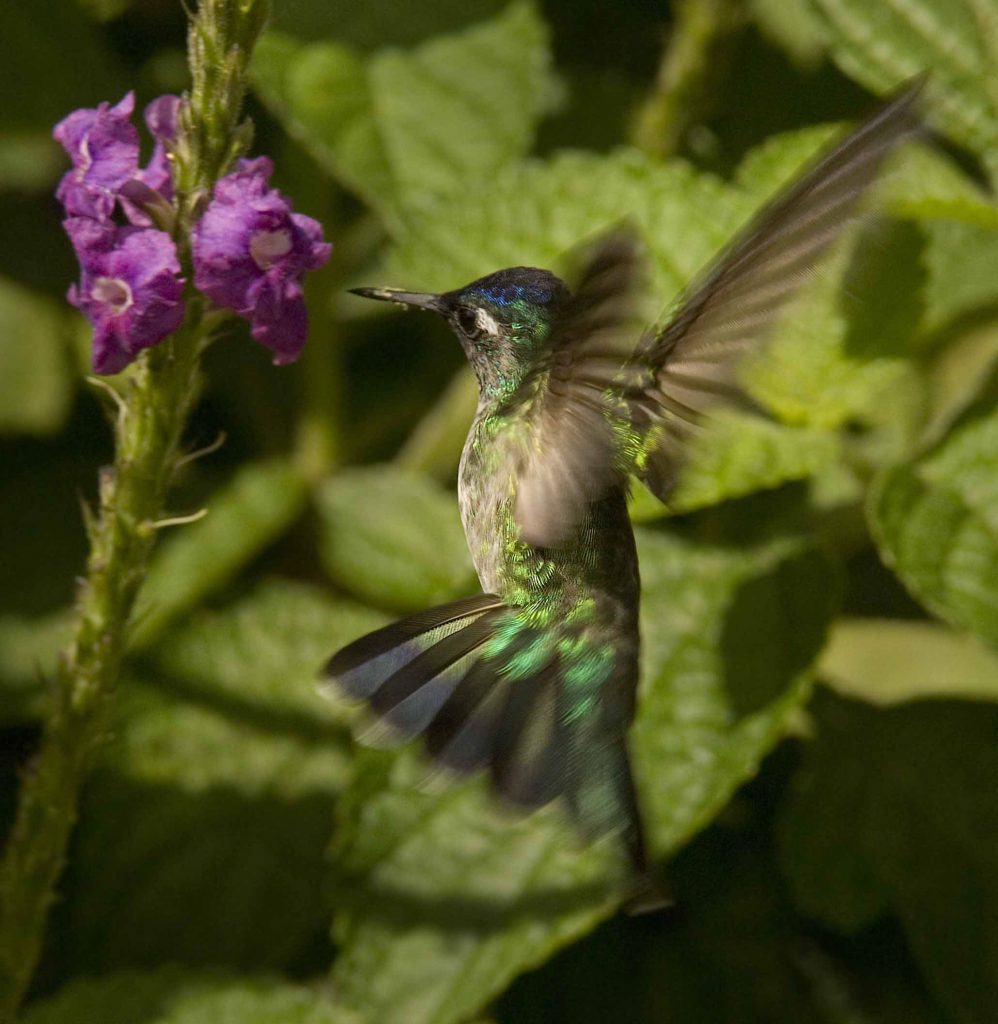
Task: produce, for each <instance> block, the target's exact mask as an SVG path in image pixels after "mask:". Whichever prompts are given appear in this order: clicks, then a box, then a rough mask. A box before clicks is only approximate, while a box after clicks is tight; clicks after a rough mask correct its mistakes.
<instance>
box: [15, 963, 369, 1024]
mask: <svg viewBox="0 0 998 1024" xmlns="http://www.w3.org/2000/svg"><path fill="white" fill-rule="evenodd" d="M23 1024H358V1018H357V1017H356V1016H355V1015H354V1014H352V1013H351V1012H350V1011H348V1010H345V1009H342V1008H341V1007H337V1006H333V1005H332V1004H331V1003H330V1002H329V1001H328V998H327V997H326V996H325V995H324V994H323V993H320V992H318V991H317V990H315V989H312V988H308V987H306V986H305V985H294V984H291V983H290V982H287V981H282V980H280V979H278V978H268V977H260V978H254V977H238V976H230V975H224V974H211V973H208V972H206V971H193V970H184V969H182V968H177V967H167V968H162V969H160V970H158V971H149V972H139V971H122V972H119V973H117V974H109V975H107V976H105V977H102V978H85V979H82V980H78V981H74V982H71V983H70V984H69V985H67V986H66V987H65V988H63V989H61V990H60V991H58V992H57V993H56V994H55V995H52V996H49V997H48V998H46V999H43V1000H41V1001H40V1002H37V1003H35V1004H33V1005H32V1006H30V1007H29V1008H28V1010H27V1011H26V1012H25V1014H24V1016H23Z"/></svg>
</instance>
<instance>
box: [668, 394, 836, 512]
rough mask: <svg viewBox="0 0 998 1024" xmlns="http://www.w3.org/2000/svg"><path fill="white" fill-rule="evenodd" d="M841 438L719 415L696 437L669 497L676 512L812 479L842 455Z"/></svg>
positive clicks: (805, 428) (762, 421) (764, 421)
mask: <svg viewBox="0 0 998 1024" xmlns="http://www.w3.org/2000/svg"><path fill="white" fill-rule="evenodd" d="M839 449H840V444H839V439H838V437H837V435H835V434H833V433H830V432H829V431H826V430H818V429H814V428H808V427H799V428H794V427H788V426H784V425H782V424H779V423H773V422H772V421H770V420H765V419H762V418H761V417H758V416H744V415H737V414H735V413H728V414H718V415H717V416H716V417H713V418H712V419H711V420H710V421H709V422H708V423H707V426H706V429H705V430H704V431H703V432H702V433H701V434H699V435H698V436H697V438H696V440H695V441H694V443H693V446H692V448H691V449H690V454H689V461H688V462H687V463H686V465H685V466H684V468H683V469H682V471H681V472H680V476H679V484H678V486H677V488H676V490H675V492H674V493H673V494H672V495H671V496H670V498H669V508H670V509H671V510H673V511H676V512H688V511H691V510H692V509H696V508H703V507H705V506H707V505H714V504H717V503H718V502H720V501H728V500H730V499H731V498H739V497H742V496H743V495H746V494H751V493H752V492H753V491H757V490H762V489H764V488H769V487H777V486H779V485H780V484H783V483H786V482H787V481H790V480H802V479H804V478H805V477H809V476H812V475H813V474H815V473H818V472H819V471H820V470H822V469H824V468H825V467H826V466H828V465H829V464H830V463H831V462H833V461H834V460H835V459H836V457H837V456H838V455H839Z"/></svg>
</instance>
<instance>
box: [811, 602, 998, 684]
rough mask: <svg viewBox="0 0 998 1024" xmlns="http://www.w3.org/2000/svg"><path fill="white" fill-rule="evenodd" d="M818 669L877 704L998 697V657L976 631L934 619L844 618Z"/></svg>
mask: <svg viewBox="0 0 998 1024" xmlns="http://www.w3.org/2000/svg"><path fill="white" fill-rule="evenodd" d="M819 674H820V675H821V678H822V679H823V680H824V681H825V682H827V683H828V684H829V685H830V686H832V687H834V688H835V690H836V691H838V692H839V693H841V694H843V695H844V696H847V697H854V698H858V699H860V700H866V701H869V702H870V703H873V704H898V703H901V702H903V701H906V700H915V699H918V698H920V697H947V696H953V697H976V698H978V699H981V700H998V657H996V656H995V654H994V653H993V652H992V651H991V650H989V649H988V648H987V647H985V646H984V645H983V644H981V643H980V642H979V641H977V640H976V639H975V638H974V637H970V636H964V635H961V634H959V633H954V632H953V631H952V630H950V629H947V628H946V627H944V626H938V625H936V624H935V623H932V622H909V621H905V620H900V619H840V620H839V621H838V622H836V623H835V624H834V626H833V627H832V631H831V635H830V636H829V640H828V646H827V647H826V648H825V651H824V653H823V654H822V656H821V662H820V664H819Z"/></svg>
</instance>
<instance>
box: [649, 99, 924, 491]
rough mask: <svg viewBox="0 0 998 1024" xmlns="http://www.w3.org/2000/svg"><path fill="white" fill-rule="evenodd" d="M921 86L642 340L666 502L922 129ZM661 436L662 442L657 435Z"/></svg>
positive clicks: (763, 223) (653, 478) (766, 218)
mask: <svg viewBox="0 0 998 1024" xmlns="http://www.w3.org/2000/svg"><path fill="white" fill-rule="evenodd" d="M921 89H922V82H921V80H919V81H918V82H916V83H915V84H913V85H911V86H909V87H908V88H906V89H905V90H903V91H902V92H901V93H899V94H898V95H897V96H896V97H895V98H894V99H893V100H892V101H890V102H889V103H887V104H886V105H885V106H883V107H881V108H880V109H879V110H878V111H876V112H875V113H874V114H873V115H872V116H871V117H869V118H868V119H867V120H866V121H864V122H863V123H862V124H861V125H860V126H859V127H858V128H856V129H855V130H854V131H853V132H852V133H851V134H849V135H848V136H846V138H845V139H843V140H842V141H841V142H839V143H838V145H836V146H834V147H833V148H832V149H831V150H829V151H828V152H827V153H825V154H824V155H823V156H822V157H820V158H819V159H818V160H817V162H816V163H814V164H813V165H812V167H811V168H810V170H808V171H807V172H805V174H804V175H803V176H802V177H800V178H798V179H797V180H796V182H794V183H793V184H792V185H791V186H790V187H789V188H788V189H787V190H786V191H784V192H783V193H782V194H780V195H778V196H777V197H776V198H775V199H774V200H772V201H771V202H770V203H769V204H767V205H766V206H765V207H764V208H763V209H762V210H761V211H760V212H759V213H758V214H757V215H756V216H755V217H754V218H753V219H752V221H751V222H750V223H749V225H748V227H747V228H745V229H744V230H743V231H742V232H741V233H740V234H739V235H738V237H737V238H736V239H735V241H734V242H733V243H732V245H731V246H730V247H729V248H728V249H727V250H726V251H725V252H724V253H723V254H722V255H721V256H720V257H719V258H718V259H717V260H716V261H715V262H714V263H713V265H712V266H711V267H709V268H708V269H707V271H706V272H705V273H704V274H703V275H702V276H701V277H700V279H699V280H698V281H697V282H696V283H695V284H694V285H693V287H691V288H690V289H689V290H688V291H687V292H686V294H685V295H684V297H683V299H682V301H681V302H680V304H679V306H678V309H677V311H676V313H675V315H674V316H673V317H672V319H671V320H670V321H669V323H668V324H667V325H666V326H665V327H664V328H663V329H661V330H659V331H658V332H655V333H653V334H651V335H649V336H648V337H647V338H646V339H644V341H643V343H642V345H641V346H640V349H639V351H638V353H637V358H638V360H639V361H640V362H643V363H646V364H647V365H649V366H651V367H652V368H653V369H654V370H655V380H654V383H653V384H652V385H651V386H650V387H649V388H648V389H647V390H646V392H645V394H644V395H643V396H642V398H641V400H640V401H639V402H637V403H634V404H633V406H632V408H633V410H634V417H635V422H636V424H637V425H639V426H642V427H644V432H645V434H646V436H648V437H649V438H650V440H651V442H652V443H651V444H650V445H649V446H648V451H647V457H646V462H645V465H644V466H643V467H642V469H641V471H640V473H639V475H640V476H641V477H642V478H643V479H644V481H645V483H646V484H647V485H648V487H649V488H650V489H651V491H652V492H653V493H654V494H656V495H657V496H658V497H659V498H661V499H663V500H664V499H665V498H666V497H667V496H668V493H669V491H670V490H671V488H672V486H673V484H674V482H675V479H676V473H677V470H678V467H679V464H680V463H681V461H682V456H683V450H684V447H685V445H686V442H687V439H688V437H689V436H690V434H691V432H692V431H693V430H695V428H696V425H697V422H698V421H699V419H700V418H701V417H702V416H703V414H704V413H706V412H708V411H709V410H710V409H711V408H713V407H715V406H717V405H723V404H730V403H732V402H737V401H739V400H740V399H741V397H742V396H741V393H740V390H739V388H738V383H737V380H736V378H735V370H736V368H737V366H738V364H739V362H740V361H741V359H742V358H743V357H744V356H745V355H746V354H748V353H749V352H751V351H753V350H755V349H756V348H757V347H758V346H759V344H760V343H761V342H762V341H763V340H764V339H765V338H766V336H767V335H768V333H769V331H770V330H771V328H772V327H773V326H774V325H775V323H776V320H777V318H778V317H779V316H780V314H781V313H782V312H783V310H784V309H785V308H786V306H787V304H788V302H789V300H790V299H791V298H793V296H794V295H795V294H796V293H797V291H798V290H799V288H800V287H801V286H802V285H803V284H804V283H805V282H806V281H807V280H808V279H809V277H810V276H811V273H812V271H813V270H814V268H815V266H816V265H817V263H818V262H819V260H820V259H821V257H822V256H823V255H824V254H825V253H826V252H827V250H828V249H829V247H830V246H831V244H832V243H833V242H834V241H835V240H836V238H838V237H839V236H840V235H841V234H842V232H843V230H844V229H845V228H846V227H847V226H848V225H849V223H851V220H852V218H853V215H854V214H855V213H856V210H857V207H858V205H859V203H860V200H861V199H862V197H863V196H864V194H865V193H866V191H867V190H868V189H869V187H870V186H871V185H872V184H873V182H874V181H875V180H876V176H877V172H878V170H879V168H880V166H881V164H882V163H883V161H884V159H885V158H886V157H887V156H888V154H889V153H891V152H892V151H893V150H894V149H895V148H896V146H897V145H898V144H899V143H900V142H901V141H902V140H903V139H904V138H905V137H906V136H908V135H910V134H911V133H912V132H913V131H914V129H915V128H916V127H917V125H918V120H917V116H916V110H915V108H916V101H917V99H918V95H919V93H920V92H921ZM656 434H657V436H655V435H656Z"/></svg>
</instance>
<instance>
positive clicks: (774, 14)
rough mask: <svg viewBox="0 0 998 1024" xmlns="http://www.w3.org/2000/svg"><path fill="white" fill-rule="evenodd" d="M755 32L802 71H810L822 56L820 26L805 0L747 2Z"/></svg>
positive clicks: (822, 43) (822, 44) (758, 0)
mask: <svg viewBox="0 0 998 1024" xmlns="http://www.w3.org/2000/svg"><path fill="white" fill-rule="evenodd" d="M750 7H751V10H752V15H753V17H754V18H755V21H756V24H757V25H758V26H759V31H760V32H761V33H762V35H763V36H764V37H765V38H766V39H768V40H769V41H770V42H772V43H774V44H776V45H777V46H779V47H781V48H782V49H783V50H785V51H786V52H787V53H788V54H789V55H790V57H791V59H792V60H793V62H794V63H795V64H796V65H797V66H798V67H799V68H801V69H802V70H805V71H809V70H813V69H814V68H815V67H817V65H819V64H820V63H821V60H822V57H823V56H824V41H823V39H822V37H821V27H820V25H818V24H817V23H816V19H815V17H814V14H813V13H812V12H811V9H810V7H809V6H808V3H807V0H751V2H750Z"/></svg>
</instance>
